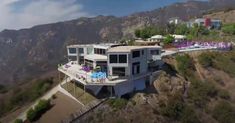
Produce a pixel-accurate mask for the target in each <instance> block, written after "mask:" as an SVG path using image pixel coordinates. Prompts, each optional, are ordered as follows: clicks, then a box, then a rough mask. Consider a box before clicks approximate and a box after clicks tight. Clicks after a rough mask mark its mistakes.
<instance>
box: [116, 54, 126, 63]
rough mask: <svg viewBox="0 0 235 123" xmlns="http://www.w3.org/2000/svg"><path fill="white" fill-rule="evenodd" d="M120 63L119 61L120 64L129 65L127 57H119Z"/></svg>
mask: <svg viewBox="0 0 235 123" xmlns="http://www.w3.org/2000/svg"><path fill="white" fill-rule="evenodd" d="M118 61H119V63H127V56H126V55H119V57H118Z"/></svg>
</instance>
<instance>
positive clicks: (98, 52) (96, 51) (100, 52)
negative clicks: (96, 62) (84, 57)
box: [94, 48, 106, 55]
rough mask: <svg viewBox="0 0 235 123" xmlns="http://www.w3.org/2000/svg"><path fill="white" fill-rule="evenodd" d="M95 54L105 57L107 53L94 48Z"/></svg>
mask: <svg viewBox="0 0 235 123" xmlns="http://www.w3.org/2000/svg"><path fill="white" fill-rule="evenodd" d="M94 53H95V54H101V55H105V54H106V51H105V49H98V48H94Z"/></svg>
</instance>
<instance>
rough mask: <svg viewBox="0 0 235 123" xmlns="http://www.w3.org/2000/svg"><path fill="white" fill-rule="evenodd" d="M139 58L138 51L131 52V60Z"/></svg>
mask: <svg viewBox="0 0 235 123" xmlns="http://www.w3.org/2000/svg"><path fill="white" fill-rule="evenodd" d="M136 57H140V51H133V52H132V58H136Z"/></svg>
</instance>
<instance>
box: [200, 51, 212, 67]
mask: <svg viewBox="0 0 235 123" xmlns="http://www.w3.org/2000/svg"><path fill="white" fill-rule="evenodd" d="M198 62H199V63H200V64H201V65H202V66H203V67H211V66H212V65H213V56H212V55H210V54H208V53H202V54H201V55H199V56H198Z"/></svg>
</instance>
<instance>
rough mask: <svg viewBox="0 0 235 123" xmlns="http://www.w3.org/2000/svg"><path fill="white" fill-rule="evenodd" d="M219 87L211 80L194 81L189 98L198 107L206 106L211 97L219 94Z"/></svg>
mask: <svg viewBox="0 0 235 123" xmlns="http://www.w3.org/2000/svg"><path fill="white" fill-rule="evenodd" d="M217 92H218V90H217V88H216V87H215V86H214V84H213V83H211V82H200V81H197V82H192V83H191V85H190V88H189V99H190V101H191V102H193V103H194V104H195V105H196V106H198V107H204V106H205V105H206V104H207V102H208V101H209V99H210V98H211V97H215V96H216V95H217Z"/></svg>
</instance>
